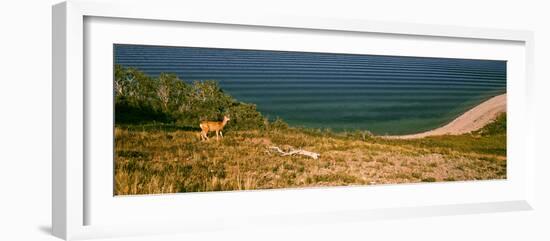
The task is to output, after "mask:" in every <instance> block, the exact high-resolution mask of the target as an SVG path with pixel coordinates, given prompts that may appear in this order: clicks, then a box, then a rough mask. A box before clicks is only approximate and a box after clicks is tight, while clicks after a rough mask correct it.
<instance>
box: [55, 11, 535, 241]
mask: <svg viewBox="0 0 550 241" xmlns="http://www.w3.org/2000/svg"><path fill="white" fill-rule="evenodd" d="M153 6H154V7H155V8H157V9H159V11H155V12H154V13H153V12H150V11H147V10H148V9H150V8H151V7H153ZM182 9H183V10H182ZM53 26H54V29H53V42H54V45H53V60H54V61H53V62H54V66H53V75H54V78H53V79H54V88H53V98H54V99H53V104H54V107H53V108H54V109H53V118H54V120H53V122H54V126H53V127H54V146H53V195H52V196H53V230H54V234H55V235H56V236H59V237H61V238H65V239H81V238H94V237H111V236H120V235H139V234H155V233H173V232H196V231H208V230H219V229H227V228H238V227H244V226H247V227H250V226H252V227H254V226H256V227H276V226H278V225H292V224H293V223H304V222H306V223H308V222H312V223H334V222H340V221H344V220H369V219H382V218H397V217H421V216H431V215H450V214H467V213H480V212H496V211H513V210H529V209H531V205H530V202H531V200H532V198H533V197H532V195H533V190H532V188H533V187H532V186H533V185H532V182H533V178H534V177H533V173H534V171H533V170H534V157H533V156H532V154H530V153H531V152H529V148H531V147H530V146H532V145H531V144H532V143H533V141H534V140H533V137H532V134H533V130H532V129H530V128H529V125H527V124H526V123H529V116H530V112H529V111H530V110H529V108H528V107H529V101H530V99H529V93H530V91H531V89H530V88H531V87H530V74H531V72H532V70H531V68H532V67H531V66H532V63H531V62H532V44H533V43H532V41H533V40H532V34H531V33H530V32H527V31H517V30H495V29H477V28H463V27H447V26H437V25H419V24H408V23H387V22H371V21H357V20H346V19H312V18H301V17H291V16H275V15H273V16H271V15H266V14H262V15H253V14H251V15H249V16H242V15H231V14H230V13H228V14H227V15H225V16H205V15H204V14H201V10H200V9H193V8H192V7H187V6H185V4H184V3H175V2H167V3H162V4H159V3H156V4H155V3H136V4H132V6H131V7H129V6H127V5H126V4H124V3H123V2H119V1H110V2H108V3H106V2H101V3H100V2H94V1H68V2H65V3H61V4H59V5H56V6H54V7H53Z"/></svg>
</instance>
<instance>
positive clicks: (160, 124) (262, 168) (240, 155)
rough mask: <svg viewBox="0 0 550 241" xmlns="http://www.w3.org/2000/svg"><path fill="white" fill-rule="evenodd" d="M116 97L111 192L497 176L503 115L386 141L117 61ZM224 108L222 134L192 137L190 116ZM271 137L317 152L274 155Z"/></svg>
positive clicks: (211, 84)
mask: <svg viewBox="0 0 550 241" xmlns="http://www.w3.org/2000/svg"><path fill="white" fill-rule="evenodd" d="M115 96H116V98H115V112H116V119H115V187H114V192H115V194H116V195H125V194H152V193H175V192H199V191H221V190H250V189H272V188H298V187H314V186H315V187H318V186H341V185H373V184H396V183H414V182H434V181H464V180H487V179H504V178H506V115H504V114H503V115H501V116H500V117H499V118H497V120H496V121H495V122H493V123H491V124H489V125H487V126H485V127H484V128H483V129H481V130H480V131H477V132H474V133H469V134H464V135H459V136H434V137H427V138H422V139H412V140H393V139H392V140H390V139H384V138H380V137H376V136H372V135H371V134H370V133H369V132H368V131H356V132H340V133H334V132H330V131H324V130H318V129H304V128H292V127H289V126H288V125H287V124H286V123H285V122H284V121H283V120H281V119H276V120H273V121H269V120H267V119H266V118H264V117H263V116H262V115H261V114H260V113H259V112H257V111H256V107H255V105H253V104H248V103H242V102H239V101H237V100H235V99H234V98H232V97H231V96H229V95H228V94H226V93H224V92H223V90H221V89H220V88H219V86H218V85H217V83H216V82H215V81H195V82H191V83H189V82H184V81H182V80H179V79H178V78H177V77H176V76H174V75H168V74H161V75H160V76H159V77H158V78H151V77H148V76H146V75H144V74H143V73H141V72H139V71H138V70H135V69H125V68H122V67H120V66H117V67H116V72H115ZM226 114H229V115H230V116H231V121H230V122H229V123H228V125H227V126H226V128H225V129H224V136H225V138H223V139H221V140H220V141H216V140H213V139H211V140H209V141H200V138H199V129H198V124H199V122H200V121H201V120H216V119H220V118H221V117H222V116H223V115H226ZM272 146H277V147H280V148H282V149H283V150H290V149H292V148H299V149H304V150H309V151H314V152H317V153H320V157H319V159H317V160H314V159H311V158H308V157H305V156H280V155H279V154H278V153H276V152H274V151H272V150H271V149H270V147H272Z"/></svg>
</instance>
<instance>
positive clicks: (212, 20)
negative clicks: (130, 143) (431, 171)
mask: <svg viewBox="0 0 550 241" xmlns="http://www.w3.org/2000/svg"><path fill="white" fill-rule="evenodd" d="M152 8H155V9H156V11H149V10H150V9H152ZM52 16H53V20H52V21H53V34H52V36H53V70H52V73H53V93H52V96H53V114H52V116H53V150H52V153H53V158H52V159H53V163H52V165H53V167H52V177H53V180H52V184H53V186H52V189H53V193H52V204H53V206H52V227H53V234H54V235H55V236H58V237H60V238H63V239H67V240H68V239H85V238H95V237H113V236H124V235H139V234H159V233H174V232H194V231H204V230H218V229H222V228H238V227H242V226H245V225H246V226H250V225H252V226H259V227H264V228H265V227H277V226H278V225H283V226H284V225H293V224H294V223H299V222H309V223H333V222H341V221H349V220H372V219H375V220H377V219H386V218H398V217H423V216H434V215H451V214H468V213H482V212H498V211H514V210H530V209H532V203H533V198H534V173H535V172H534V169H535V158H534V154H533V153H534V152H533V151H532V149H531V148H534V146H535V145H534V130H533V129H532V125H528V124H524V125H521V124H518V123H529V121H530V119H529V116H532V115H531V113H530V111H531V110H530V108H529V107H530V106H531V104H530V103H531V99H530V97H529V94H530V93H532V91H533V90H532V85H531V83H532V79H531V78H532V73H533V70H532V66H533V34H532V33H531V32H528V31H519V30H497V29H482V28H470V27H456V26H439V25H421V24H410V23H391V22H375V21H364V20H350V19H321V18H302V17H293V16H278V15H266V14H257V15H254V14H250V15H246V16H243V15H232V14H231V13H227V14H226V15H208V14H203V13H202V12H201V10H200V9H193V8H189V7H188V6H186V4H185V3H183V2H181V3H180V2H174V1H166V2H164V1H156V2H150V3H144V2H136V3H134V2H132V3H131V6H130V3H128V2H125V1H109V2H96V1H79V0H74V1H67V2H64V3H60V4H58V5H55V6H54V7H53V13H52ZM97 18H109V19H115V20H121V21H123V22H124V21H138V23H137V24H140V23H145V22H153V23H154V24H151V25H150V26H149V27H150V28H151V29H152V30H153V29H154V28H155V26H161V25H163V24H169V25H178V24H186V23H187V24H207V25H208V24H210V25H223V26H224V29H229V31H231V30H230V29H231V28H247V27H251V28H254V29H256V30H262V31H264V30H265V31H269V30H270V29H271V30H277V32H284V31H287V30H289V31H290V30H300V31H302V32H306V33H307V32H308V31H314V32H315V33H316V34H323V33H328V32H331V33H336V35H338V33H358V34H375V35H376V34H378V35H391V36H394V37H395V38H411V37H412V38H414V37H421V38H427V39H436V40H437V39H439V40H442V39H443V40H445V39H447V40H449V39H450V40H456V41H455V42H464V43H466V44H467V43H469V41H474V42H476V41H477V42H483V43H484V44H486V45H487V46H489V45H492V44H493V45H494V43H497V42H498V43H503V44H505V45H506V44H510V45H514V46H520V47H519V50H517V51H521V53H516V54H514V56H517V58H519V59H521V61H519V62H515V63H519V64H518V65H517V66H518V67H517V68H516V67H514V68H513V69H514V70H512V71H514V72H513V74H512V76H516V78H513V79H515V80H514V81H513V82H512V83H510V84H509V86H508V92H509V93H510V95H509V97H508V98H509V99H508V102H509V112H510V117H509V118H510V122H509V123H510V126H509V127H508V128H509V130H508V131H509V133H510V135H512V136H514V137H516V138H515V139H513V140H512V139H509V143H508V145H509V150H512V153H509V158H510V159H513V163H514V165H509V167H508V168H509V169H510V170H509V171H511V173H510V172H509V174H513V175H508V176H509V177H510V178H508V179H507V180H506V181H502V182H498V181H497V182H493V181H484V182H463V183H452V184H451V183H437V184H428V185H388V186H384V185H382V186H374V187H342V188H329V189H325V188H313V189H292V190H274V191H258V192H255V191H253V192H223V193H216V194H213V193H206V194H192V195H179V194H174V195H152V196H142V197H129V198H130V199H117V198H115V197H113V196H112V195H111V196H110V197H107V196H104V197H103V198H104V199H109V200H113V201H112V202H101V201H94V200H95V197H91V196H94V195H95V194H94V192H93V191H92V190H93V189H94V188H91V187H90V180H87V177H89V175H86V173H87V171H89V169H90V168H92V167H91V166H90V165H91V164H90V162H86V160H85V157H87V156H88V155H89V154H90V153H87V151H88V152H89V150H87V148H88V147H89V146H88V144H87V143H86V140H87V136H86V135H89V133H90V130H89V129H87V128H88V126H87V125H86V123H87V121H89V120H88V119H87V115H88V117H89V115H90V111H92V110H90V106H89V104H87V101H86V98H87V97H86V95H91V96H92V98H93V93H92V94H89V93H88V92H87V91H89V89H90V88H92V87H91V86H89V85H87V84H86V82H85V78H86V68H89V67H92V68H95V67H93V66H90V64H89V63H87V62H86V61H87V56H86V53H88V52H87V50H86V47H87V45H86V41H87V39H86V37H85V35H86V34H90V33H92V34H93V33H98V32H97V31H95V30H89V29H86V27H85V25H86V19H97ZM107 22H108V21H107ZM134 24H135V23H134ZM119 27H120V26H119ZM122 27H124V26H122ZM88 31H89V32H88ZM94 31H95V32H94ZM159 31H161V30H159ZM99 33H101V31H99ZM159 36H161V37H162V35H159ZM141 37H142V38H143V36H141ZM136 38H139V36H136ZM113 41H114V40H113ZM148 41H150V42H147V43H149V44H154V43H159V41H161V40H159V39H157V40H155V39H151V40H148ZM170 43H171V42H169V41H168V42H163V43H161V44H170ZM175 44H177V42H176V43H175ZM495 49H496V50H498V47H495ZM516 49H517V48H516ZM515 51H516V50H515ZM493 52H498V51H493ZM426 54H427V53H426ZM451 54H452V53H451ZM486 54H489V52H486ZM494 56H500V55H498V54H496V55H494ZM510 58H516V57H510ZM514 61H515V60H514ZM92 62H93V61H92ZM92 65H93V64H92ZM111 66H112V64H111ZM516 70H517V71H516ZM94 88H95V87H94ZM520 126H526V127H523V129H522V127H520ZM94 165H95V164H94ZM101 168H103V171H107V172H109V171H111V172H112V170H107V169H105V168H108V167H101ZM92 180H97V179H93V178H92ZM102 187H104V186H101V185H100V187H99V189H102ZM103 189H104V188H103ZM497 189H499V190H501V191H500V192H499V191H495V192H494V193H493V194H494V195H491V193H487V191H488V190H489V191H490V190H497ZM446 190H453V191H460V190H462V191H465V193H467V195H465V196H466V197H463V198H456V197H455V196H453V195H449V196H448V198H447V199H445V200H443V199H444V198H442V200H440V201H423V200H422V199H421V198H416V199H414V198H411V199H412V200H411V201H409V202H404V201H392V200H384V199H383V198H378V199H376V198H373V199H376V200H374V201H372V203H371V204H372V206H371V208H360V206H361V203H358V202H350V203H345V204H346V205H343V204H344V203H343V202H344V200H362V198H364V197H365V195H372V194H373V193H377V195H378V194H379V195H380V196H382V197H384V195H386V196H385V197H396V198H401V197H404V196H407V195H409V196H418V195H419V194H422V193H426V194H427V196H428V197H433V195H437V194H438V193H439V194H444V193H446V192H449V191H446ZM100 191H101V190H100ZM104 191H105V190H104ZM107 191H112V190H107ZM466 191H467V192H466ZM430 195H432V196H430ZM96 196H97V195H96ZM282 196H284V198H283V199H281V198H280V197H282ZM327 196H332V197H335V198H334V199H326V197H327ZM489 196H492V197H491V198H489ZM289 199H294V200H304V201H302V202H299V201H297V202H296V203H290V202H285V201H284V200H289ZM313 199H318V200H329V201H330V202H333V203H335V205H331V204H329V203H326V202H322V201H320V202H318V203H316V204H311V203H308V202H307V201H308V200H309V201H310V200H313ZM90 200H92V201H90ZM222 200H223V202H224V203H225V204H226V205H227V207H229V208H228V209H229V211H227V210H225V209H227V208H225V209H221V208H219V207H218V206H217V205H218V204H217V203H219V202H222ZM274 200H275V201H274ZM90 202H94V203H102V204H101V205H95V206H94V208H90ZM275 202H279V203H278V204H280V206H277V205H269V204H275ZM258 203H263V204H266V205H257V204H258ZM177 204H179V205H180V206H192V207H193V209H200V210H212V211H206V212H204V211H201V212H199V211H196V212H190V213H189V215H188V216H187V217H186V218H181V216H180V215H178V213H179V211H182V210H176V209H173V207H174V205H177ZM109 205H110V206H109ZM115 205H118V206H115ZM338 205H339V206H344V207H345V208H337V206H338ZM144 207H146V208H144ZM236 208H237V209H238V210H239V213H237V212H231V210H236ZM137 209H140V210H144V209H145V210H147V211H144V212H142V213H140V215H141V217H137V216H135V215H133V216H132V214H133V210H137ZM224 210H225V211H224ZM117 211H118V213H117ZM187 211H191V210H187ZM216 211H217V212H218V214H216V213H215V212H216ZM96 213H97V214H96ZM254 213H259V215H254ZM124 214H125V215H126V216H127V217H126V218H124V219H122V218H121V216H122V215H124ZM94 215H96V216H101V217H102V219H98V220H99V221H98V222H90V216H94ZM109 215H111V217H110V218H111V219H112V220H113V222H112V223H111V222H106V219H108V218H109ZM117 215H119V216H117ZM136 215H137V214H136ZM128 216H129V217H128ZM160 216H162V218H159V217H160ZM228 219H230V220H231V222H227V220H228ZM147 220H148V221H147Z"/></svg>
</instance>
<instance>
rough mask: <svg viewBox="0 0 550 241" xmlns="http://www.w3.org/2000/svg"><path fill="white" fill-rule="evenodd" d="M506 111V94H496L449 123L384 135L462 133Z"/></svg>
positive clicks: (478, 127)
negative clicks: (417, 130)
mask: <svg viewBox="0 0 550 241" xmlns="http://www.w3.org/2000/svg"><path fill="white" fill-rule="evenodd" d="M503 112H506V94H502V95H498V96H495V97H493V98H491V99H489V100H487V101H485V102H483V103H481V104H479V105H477V106H476V107H474V108H472V109H470V110H468V111H467V112H465V113H464V114H462V115H461V116H459V117H457V118H456V119H454V120H453V121H451V122H450V123H449V124H447V125H445V126H442V127H439V128H437V129H434V130H430V131H426V132H421V133H416V134H409V135H398V136H382V137H384V138H390V139H415V138H423V137H427V136H439V135H460V134H465V133H469V132H472V131H476V130H479V129H481V128H482V127H483V126H485V125H487V124H488V123H490V122H492V121H493V120H494V119H495V118H496V117H497V116H498V114H500V113H503Z"/></svg>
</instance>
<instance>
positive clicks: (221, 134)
mask: <svg viewBox="0 0 550 241" xmlns="http://www.w3.org/2000/svg"><path fill="white" fill-rule="evenodd" d="M220 136H222V138H223V133H222V131H221V130H220Z"/></svg>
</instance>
